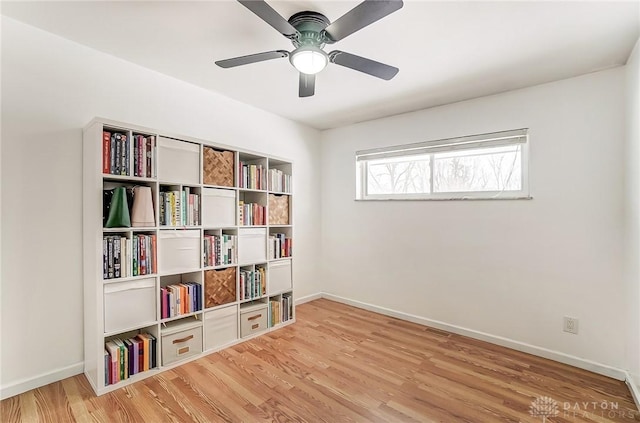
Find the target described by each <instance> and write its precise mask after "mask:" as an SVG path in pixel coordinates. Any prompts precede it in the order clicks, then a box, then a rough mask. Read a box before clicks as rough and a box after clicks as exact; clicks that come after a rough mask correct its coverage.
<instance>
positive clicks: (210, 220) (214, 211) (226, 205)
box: [202, 188, 236, 228]
mask: <svg viewBox="0 0 640 423" xmlns="http://www.w3.org/2000/svg"><path fill="white" fill-rule="evenodd" d="M235 224H236V192H235V191H231V190H228V189H215V188H203V189H202V226H204V227H208V228H212V227H227V226H235Z"/></svg>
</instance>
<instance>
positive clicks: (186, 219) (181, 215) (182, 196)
mask: <svg viewBox="0 0 640 423" xmlns="http://www.w3.org/2000/svg"><path fill="white" fill-rule="evenodd" d="M199 224H200V195H199V194H192V193H191V189H190V188H189V187H184V189H183V190H182V191H161V192H160V225H162V226H197V225H199Z"/></svg>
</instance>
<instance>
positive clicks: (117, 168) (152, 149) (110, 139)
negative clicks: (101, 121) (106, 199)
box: [102, 131, 157, 178]
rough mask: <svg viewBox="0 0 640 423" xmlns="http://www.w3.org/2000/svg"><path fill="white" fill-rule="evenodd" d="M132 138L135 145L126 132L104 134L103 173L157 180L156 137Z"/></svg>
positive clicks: (136, 135)
mask: <svg viewBox="0 0 640 423" xmlns="http://www.w3.org/2000/svg"><path fill="white" fill-rule="evenodd" d="M132 138H133V145H132V143H131V138H130V137H129V136H128V134H126V133H124V132H118V131H113V132H111V131H103V132H102V173H104V174H108V175H122V176H131V175H132V174H133V176H138V177H147V178H155V177H156V168H157V167H156V163H157V160H156V156H157V146H156V137H154V136H152V135H151V136H146V135H139V134H135V135H133V136H132ZM132 147H133V152H132V151H131V149H132ZM132 158H133V163H131V159H132Z"/></svg>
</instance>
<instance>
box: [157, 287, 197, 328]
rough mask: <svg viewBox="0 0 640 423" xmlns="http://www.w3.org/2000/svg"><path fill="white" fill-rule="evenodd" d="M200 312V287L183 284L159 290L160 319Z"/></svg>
mask: <svg viewBox="0 0 640 423" xmlns="http://www.w3.org/2000/svg"><path fill="white" fill-rule="evenodd" d="M200 310H202V285H200V284H199V283H196V282H185V283H179V284H174V285H167V286H165V287H162V288H160V316H161V318H162V319H168V318H170V317H175V316H180V315H182V314H189V313H193V312H195V311H200Z"/></svg>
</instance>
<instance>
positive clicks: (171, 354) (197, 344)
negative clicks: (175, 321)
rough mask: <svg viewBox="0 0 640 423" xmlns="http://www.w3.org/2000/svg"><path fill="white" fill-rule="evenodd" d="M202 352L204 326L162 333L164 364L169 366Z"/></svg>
mask: <svg viewBox="0 0 640 423" xmlns="http://www.w3.org/2000/svg"><path fill="white" fill-rule="evenodd" d="M201 352H202V326H197V327H194V328H191V329H185V330H183V331H180V332H175V333H171V334H164V333H163V334H162V365H163V366H167V365H169V364H172V363H175V362H176V361H179V360H184V359H185V358H189V357H193V356H195V355H198V354H200V353H201Z"/></svg>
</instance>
